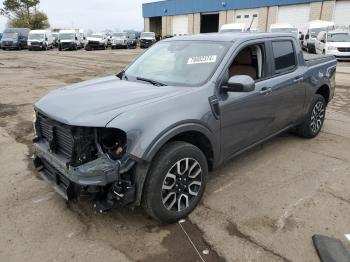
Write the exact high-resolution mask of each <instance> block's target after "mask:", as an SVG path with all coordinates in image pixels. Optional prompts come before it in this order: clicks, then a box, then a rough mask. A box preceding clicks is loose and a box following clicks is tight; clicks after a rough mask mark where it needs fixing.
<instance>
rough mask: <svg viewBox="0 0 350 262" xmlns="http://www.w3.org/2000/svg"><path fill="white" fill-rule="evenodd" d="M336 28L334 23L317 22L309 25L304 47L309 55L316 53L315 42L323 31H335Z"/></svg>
mask: <svg viewBox="0 0 350 262" xmlns="http://www.w3.org/2000/svg"><path fill="white" fill-rule="evenodd" d="M334 28H335V24H334V22H330V21H321V20H315V21H311V22H310V23H309V25H308V29H307V32H306V34H305V35H304V40H303V41H302V47H303V48H304V49H305V50H306V51H307V52H309V53H316V48H315V40H316V37H317V36H318V34H319V33H320V32H321V31H327V30H333V29H334Z"/></svg>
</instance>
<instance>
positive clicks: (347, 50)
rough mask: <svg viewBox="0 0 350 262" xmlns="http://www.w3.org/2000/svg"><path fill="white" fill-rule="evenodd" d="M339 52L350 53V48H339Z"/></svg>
mask: <svg viewBox="0 0 350 262" xmlns="http://www.w3.org/2000/svg"><path fill="white" fill-rule="evenodd" d="M338 51H339V52H350V47H338Z"/></svg>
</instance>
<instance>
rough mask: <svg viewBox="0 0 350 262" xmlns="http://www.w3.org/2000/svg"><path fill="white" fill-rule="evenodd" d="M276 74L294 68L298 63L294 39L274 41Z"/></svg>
mask: <svg viewBox="0 0 350 262" xmlns="http://www.w3.org/2000/svg"><path fill="white" fill-rule="evenodd" d="M272 49H273V56H274V60H275V71H276V74H280V73H283V72H286V71H289V70H291V69H293V68H294V67H295V65H296V61H295V53H294V48H293V43H292V41H279V42H272Z"/></svg>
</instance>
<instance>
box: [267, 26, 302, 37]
mask: <svg viewBox="0 0 350 262" xmlns="http://www.w3.org/2000/svg"><path fill="white" fill-rule="evenodd" d="M270 32H272V33H274V32H275V33H291V34H294V35H295V36H296V37H297V38H299V30H298V28H296V27H295V26H293V25H291V24H287V23H283V24H282V23H281V24H272V25H271V26H270Z"/></svg>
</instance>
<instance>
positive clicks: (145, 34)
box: [141, 33, 156, 37]
mask: <svg viewBox="0 0 350 262" xmlns="http://www.w3.org/2000/svg"><path fill="white" fill-rule="evenodd" d="M155 36H156V34H155V33H142V34H141V37H155Z"/></svg>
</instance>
